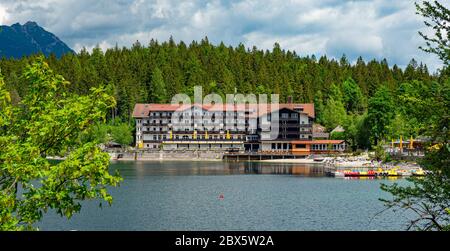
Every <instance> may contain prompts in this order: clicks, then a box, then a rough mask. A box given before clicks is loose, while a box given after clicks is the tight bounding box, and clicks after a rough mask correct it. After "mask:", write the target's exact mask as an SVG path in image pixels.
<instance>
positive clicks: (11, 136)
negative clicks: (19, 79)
mask: <svg viewBox="0 0 450 251" xmlns="http://www.w3.org/2000/svg"><path fill="white" fill-rule="evenodd" d="M23 79H24V81H26V84H27V85H28V86H29V90H28V94H27V95H25V96H24V97H23V99H22V101H21V102H20V105H19V106H13V105H12V104H11V103H10V95H9V93H8V92H7V91H6V90H5V84H4V83H3V80H2V77H0V106H1V113H0V115H1V116H0V118H1V120H0V189H1V190H0V229H1V230H25V229H32V228H33V224H34V223H36V222H37V221H39V220H40V219H41V218H42V216H43V214H44V213H46V212H47V211H48V210H49V209H54V210H55V211H56V212H57V213H59V214H60V215H61V216H66V217H68V218H70V217H71V216H72V215H73V214H74V213H76V212H78V211H79V210H80V209H81V204H80V202H81V201H82V200H86V199H95V198H99V199H103V200H105V201H107V202H108V203H111V202H112V197H111V196H110V195H109V194H108V193H107V190H106V187H107V186H115V185H117V184H118V182H119V181H120V180H121V178H120V177H119V176H118V175H117V174H116V175H111V174H109V172H108V166H109V155H108V154H107V153H103V152H102V151H101V150H100V149H99V148H98V147H97V142H82V141H81V140H80V138H81V135H82V134H83V132H84V131H86V130H89V128H90V127H91V126H92V124H93V123H95V122H97V121H101V120H103V119H104V118H105V112H106V111H107V110H108V109H109V108H111V107H113V106H114V105H115V100H114V98H113V97H111V96H110V95H108V94H107V91H106V89H105V88H103V87H97V88H91V89H90V92H89V93H88V95H84V96H80V95H77V94H73V93H71V92H70V91H68V90H69V89H68V88H69V83H68V82H67V81H66V80H65V79H64V78H63V77H61V76H60V75H57V74H55V73H54V72H53V71H52V70H50V67H49V66H48V65H47V63H46V62H44V59H43V58H37V59H36V62H35V63H33V64H32V65H30V66H28V67H27V68H26V70H25V72H24V75H23ZM47 156H65V157H66V159H65V160H63V161H61V162H57V163H55V162H52V161H49V160H47V158H46V157H47ZM19 188H20V194H19V193H18V191H19Z"/></svg>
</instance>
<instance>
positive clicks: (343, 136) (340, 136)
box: [330, 132, 346, 139]
mask: <svg viewBox="0 0 450 251" xmlns="http://www.w3.org/2000/svg"><path fill="white" fill-rule="evenodd" d="M330 138H331V139H346V134H345V132H333V133H331V135H330Z"/></svg>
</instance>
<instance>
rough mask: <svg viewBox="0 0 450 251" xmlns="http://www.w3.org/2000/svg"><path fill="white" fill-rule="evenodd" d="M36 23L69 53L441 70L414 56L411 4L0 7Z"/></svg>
mask: <svg viewBox="0 0 450 251" xmlns="http://www.w3.org/2000/svg"><path fill="white" fill-rule="evenodd" d="M29 20H32V21H36V22H37V23H38V24H39V25H41V26H43V27H44V28H45V29H47V30H48V31H50V32H53V33H55V34H56V35H57V36H58V37H59V38H60V39H62V40H63V41H64V42H66V43H67V44H68V45H69V46H70V47H72V48H73V49H74V50H76V51H79V50H80V49H81V48H82V47H86V48H88V49H92V48H93V47H94V46H95V45H99V46H100V47H102V48H103V49H106V48H108V47H112V46H114V45H115V44H116V43H117V44H118V45H119V46H130V45H131V44H133V43H134V42H135V41H136V40H139V41H140V42H141V43H143V44H146V43H148V42H149V41H150V39H151V38H155V39H157V40H158V41H163V40H167V39H168V38H169V37H170V36H171V35H172V36H173V38H174V39H175V40H176V41H179V40H183V41H185V42H186V43H189V42H190V41H192V40H200V39H202V38H203V37H205V36H208V39H209V41H211V42H212V43H214V44H218V43H220V41H223V42H224V43H225V44H227V45H230V44H231V45H237V44H239V43H243V44H245V45H246V46H247V47H252V46H253V45H256V46H257V47H258V48H262V49H272V47H273V44H274V43H275V42H278V43H279V44H280V45H281V47H282V48H284V49H288V50H295V51H296V52H297V54H299V55H302V56H303V55H311V54H315V55H316V56H320V55H327V56H329V57H335V58H340V57H341V56H342V54H346V55H347V57H348V58H349V59H350V61H351V62H354V61H355V60H356V58H357V57H358V56H360V55H361V56H362V57H363V58H364V59H365V60H370V59H373V58H376V59H383V58H387V59H388V62H389V63H390V65H391V66H392V65H393V64H397V65H399V66H401V67H404V66H405V65H407V64H408V62H409V61H410V60H411V58H415V59H416V60H418V61H421V62H424V63H426V64H427V65H428V66H429V69H430V70H431V71H434V70H436V69H437V68H440V67H441V64H440V62H439V61H438V60H437V58H436V57H435V56H433V55H427V54H425V53H423V52H421V51H419V50H418V49H417V48H418V46H419V45H421V44H422V43H423V41H422V39H421V38H420V37H419V35H418V34H417V31H418V30H422V31H426V29H425V27H424V25H423V23H422V21H423V19H422V18H421V17H420V16H418V15H416V14H415V7H414V4H413V1H412V0H395V1H391V0H358V1H345V0H278V1H275V0H265V1H264V0H259V1H256V0H229V1H226V0H223V1H220V0H212V1H193V0H184V1H181V0H97V1H94V0H40V1H35V0H0V24H6V25H11V24H13V23H16V22H19V23H22V24H23V23H25V22H26V21H29Z"/></svg>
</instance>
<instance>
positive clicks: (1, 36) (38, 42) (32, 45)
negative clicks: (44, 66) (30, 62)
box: [0, 22, 74, 58]
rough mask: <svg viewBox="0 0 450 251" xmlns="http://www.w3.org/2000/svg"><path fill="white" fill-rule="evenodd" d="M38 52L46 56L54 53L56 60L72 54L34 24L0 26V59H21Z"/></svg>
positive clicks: (50, 34)
mask: <svg viewBox="0 0 450 251" xmlns="http://www.w3.org/2000/svg"><path fill="white" fill-rule="evenodd" d="M39 52H42V53H43V54H44V55H46V56H48V55H50V54H52V53H54V54H55V55H56V56H57V57H58V58H59V57H61V56H62V55H64V54H66V53H74V51H73V50H72V49H70V48H69V47H68V46H67V45H66V44H65V43H64V42H62V41H61V40H60V39H59V38H58V37H56V36H55V35H54V34H52V33H50V32H48V31H46V30H44V29H43V28H42V27H40V26H39V25H38V24H37V23H35V22H27V23H26V24H24V25H21V24H19V23H16V24H13V25H11V26H7V25H1V26H0V58H1V57H6V58H10V57H13V58H21V57H22V56H28V55H31V54H35V53H39Z"/></svg>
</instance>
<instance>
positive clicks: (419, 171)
mask: <svg viewBox="0 0 450 251" xmlns="http://www.w3.org/2000/svg"><path fill="white" fill-rule="evenodd" d="M425 174H426V173H425V171H423V169H422V168H419V169H417V170H413V171H412V175H413V176H425Z"/></svg>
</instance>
